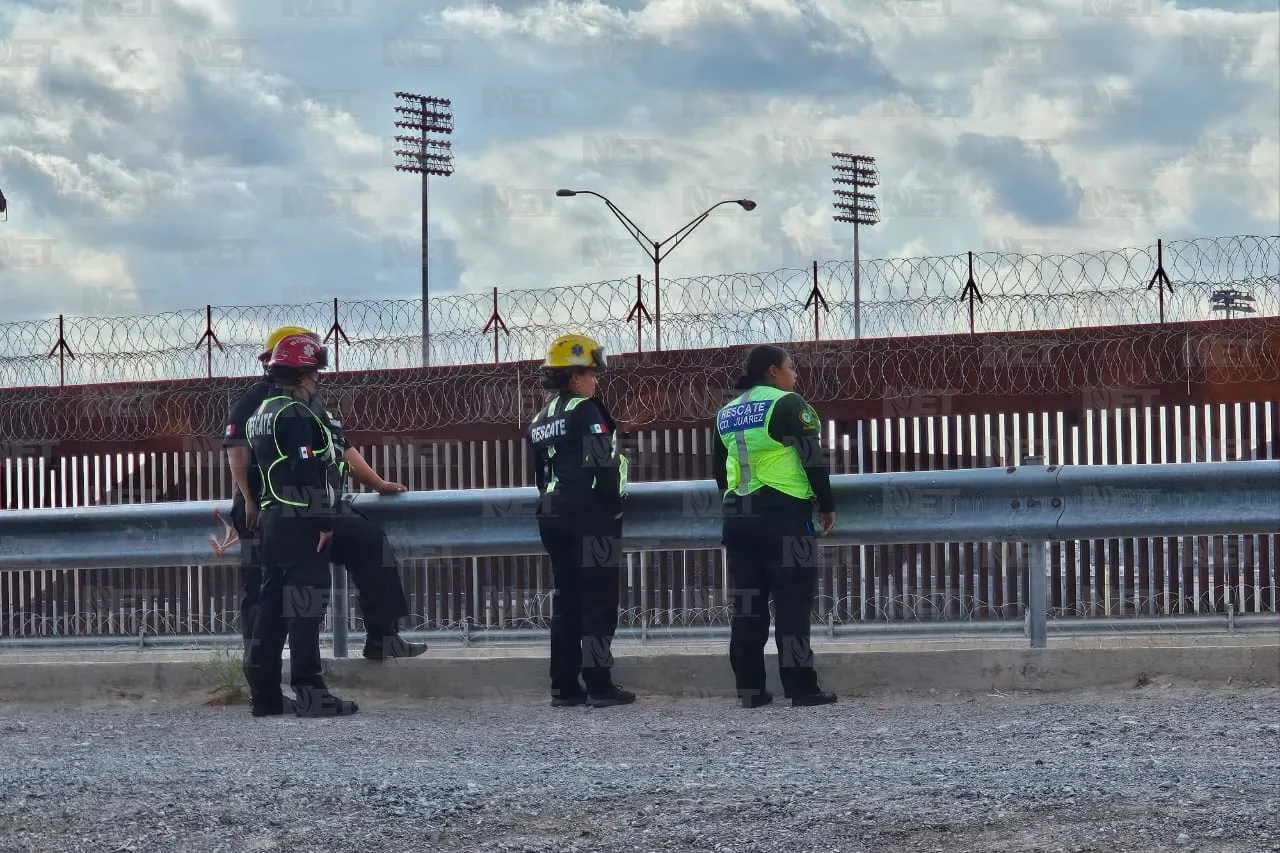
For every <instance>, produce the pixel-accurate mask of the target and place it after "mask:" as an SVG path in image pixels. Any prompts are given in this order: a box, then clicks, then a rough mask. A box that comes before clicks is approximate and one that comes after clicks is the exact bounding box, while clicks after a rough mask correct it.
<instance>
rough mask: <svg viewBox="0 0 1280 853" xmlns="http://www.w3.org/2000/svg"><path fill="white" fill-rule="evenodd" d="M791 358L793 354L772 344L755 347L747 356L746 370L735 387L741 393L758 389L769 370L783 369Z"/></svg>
mask: <svg viewBox="0 0 1280 853" xmlns="http://www.w3.org/2000/svg"><path fill="white" fill-rule="evenodd" d="M790 357H791V354H790V353H788V352H787V351H786V350H784V349H783V348H782V347H775V346H773V345H772V344H761V345H760V346H758V347H754V348H753V349H752V350H751V354H750V355H748V356H747V365H746V368H745V369H744V371H743V373H742V375H741V376H739V377H738V381H737V382H735V383H734V385H733V387H734V388H736V389H738V390H739V391H746V390H747V389H749V388H754V387H756V386H757V385H759V384H760V383H761V382H762V381H764V375H765V374H766V373H768V372H769V368H771V367H782V365H783V363H784V362H785V361H786V360H787V359H788V358H790Z"/></svg>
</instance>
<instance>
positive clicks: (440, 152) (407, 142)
mask: <svg viewBox="0 0 1280 853" xmlns="http://www.w3.org/2000/svg"><path fill="white" fill-rule="evenodd" d="M396 97H397V98H399V99H400V100H402V101H404V102H405V103H406V106H399V107H396V112H397V113H399V114H400V115H401V116H402V118H401V120H400V121H397V122H396V127H399V128H403V129H405V130H416V131H417V132H418V135H417V136H397V137H396V142H397V143H398V144H399V145H403V146H406V147H404V148H397V149H396V152H395V153H396V156H397V157H401V158H403V159H404V161H405V162H403V163H397V164H396V171H397V172H416V173H418V174H419V175H422V366H423V367H430V366H431V312H430V307H429V303H428V301H427V299H428V297H429V295H430V288H429V286H428V283H427V264H428V259H429V257H430V253H429V252H428V250H427V232H428V226H427V185H428V180H427V179H428V178H429V177H430V176H431V175H440V176H441V177H446V178H447V177H448V176H450V175H452V174H453V151H452V150H451V143H450V142H449V140H447V139H433V138H431V134H451V133H453V102H452V101H450V100H449V99H448V98H431V97H428V96H426V95H415V94H413V93H410V92H396Z"/></svg>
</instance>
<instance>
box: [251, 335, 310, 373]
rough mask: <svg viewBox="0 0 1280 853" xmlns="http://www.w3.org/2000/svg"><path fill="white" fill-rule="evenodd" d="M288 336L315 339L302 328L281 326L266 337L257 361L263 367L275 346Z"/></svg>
mask: <svg viewBox="0 0 1280 853" xmlns="http://www.w3.org/2000/svg"><path fill="white" fill-rule="evenodd" d="M290 335H311V336H312V337H316V333H315V332H313V331H311V330H310V329H307V328H303V327H302V326H281V327H280V328H278V329H276V330H275V331H274V332H272V333H271V334H269V335H267V342H266V343H265V344H264V345H263V348H262V354H261V355H259V356H258V361H260V362H262V363H263V364H264V365H265V364H266V363H267V361H268V360H269V359H270V358H271V353H272V352H273V351H274V350H275V348H276V344H278V343H280V342H281V341H282V340H284V339H285V338H287V337H289V336H290Z"/></svg>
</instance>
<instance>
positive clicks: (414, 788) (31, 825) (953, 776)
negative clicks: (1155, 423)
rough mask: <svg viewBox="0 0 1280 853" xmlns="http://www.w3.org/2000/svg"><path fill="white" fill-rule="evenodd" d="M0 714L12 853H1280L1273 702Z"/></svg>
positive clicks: (537, 705)
mask: <svg viewBox="0 0 1280 853" xmlns="http://www.w3.org/2000/svg"><path fill="white" fill-rule="evenodd" d="M357 698H359V700H360V702H361V713H360V714H359V715H357V716H355V717H352V718H349V719H339V720H299V719H295V718H287V719H286V718H275V719H270V720H254V719H252V718H251V717H250V716H249V714H248V710H247V708H239V707H237V708H208V707H202V706H201V705H200V704H199V701H198V700H196V699H190V700H183V702H182V703H180V704H175V702H174V701H173V700H171V699H166V700H162V701H154V700H148V699H145V698H144V699H133V700H121V701H118V702H114V703H100V704H99V705H97V706H94V707H85V706H82V707H76V708H50V707H42V706H38V705H19V704H14V703H7V704H5V705H3V706H0V709H2V710H0V850H4V851H6V853H8V851H15V853H16V851H23V853H27V851H31V853H54V851H57V853H70V851H105V853H123V851H139V853H141V851H164V853H178V851H202V853H203V851H210V853H217V851H227V853H230V852H231V851H237V853H239V851H269V850H281V851H297V850H309V851H335V853H338V852H339V851H340V853H414V852H415V851H467V853H507V852H508V851H529V853H551V851H601V853H606V851H607V852H608V853H612V851H645V853H649V851H661V853H682V851H735V853H739V851H741V852H742V853H752V852H753V851H761V853H763V851H768V853H776V851H786V853H792V851H794V852H795V853H808V851H867V853H870V851H877V853H879V851H944V853H951V851H1019V853H1033V851H1042V852H1043V853H1058V851H1073V853H1074V851H1099V853H1101V852H1102V851H1107V853H1123V851H1134V853H1137V851H1142V853H1147V851H1161V850H1173V851H1209V852H1211V853H1228V851H1230V853H1260V852H1261V851H1280V821H1277V815H1278V814H1280V690H1277V689H1275V688H1262V687H1253V688H1246V687H1237V688H1223V689H1207V688H1198V687H1191V686H1185V685H1169V684H1161V683H1156V684H1151V685H1147V686H1145V687H1142V688H1133V689H1128V690H1116V691H1097V692H1089V693H1075V694H1064V695H1054V696H1026V695H1016V696H1004V695H986V694H978V695H963V696H953V695H947V696H939V695H929V696H922V697H908V696H885V697H872V698H854V699H846V698H842V701H841V702H840V703H839V704H837V705H834V706H828V707H825V708H811V709H793V708H791V707H790V706H789V705H787V704H781V705H779V704H778V703H775V704H774V705H773V706H771V707H768V708H764V709H760V710H754V711H751V710H743V709H740V708H737V707H736V706H734V705H733V704H732V702H731V701H730V700H724V699H719V700H713V699H706V698H695V699H678V700H677V699H668V698H650V697H642V698H641V700H640V702H638V703H637V704H636V705H634V706H631V707H627V708H610V709H600V710H590V709H585V708H568V709H553V708H550V707H549V706H547V705H546V704H545V703H544V701H542V700H535V699H533V698H529V699H518V700H511V701H503V702H496V701H490V702H483V703H466V702H461V701H444V700H437V701H431V702H425V703H418V704H410V703H408V702H406V701H405V700H376V699H374V700H370V699H367V698H365V697H357Z"/></svg>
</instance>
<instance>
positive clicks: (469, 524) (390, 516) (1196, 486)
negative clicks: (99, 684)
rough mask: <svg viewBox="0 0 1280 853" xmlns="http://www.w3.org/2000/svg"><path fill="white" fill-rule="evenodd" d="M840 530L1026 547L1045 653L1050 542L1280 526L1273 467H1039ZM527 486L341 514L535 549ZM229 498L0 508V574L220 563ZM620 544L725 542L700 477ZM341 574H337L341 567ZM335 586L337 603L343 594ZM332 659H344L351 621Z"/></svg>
mask: <svg viewBox="0 0 1280 853" xmlns="http://www.w3.org/2000/svg"><path fill="white" fill-rule="evenodd" d="M831 479H832V487H833V490H834V492H835V496H836V506H837V526H836V529H835V530H834V531H832V533H831V534H830V535H829V536H827V537H824V538H823V539H822V540H821V542H822V544H824V545H858V544H927V543H948V542H982V541H997V542H1027V543H1029V544H1030V545H1031V547H1030V549H1029V552H1030V558H1031V565H1030V569H1031V570H1030V572H1029V583H1028V600H1029V601H1030V602H1033V603H1035V602H1038V604H1035V605H1034V606H1031V607H1030V608H1029V611H1030V613H1029V621H1030V635H1031V645H1032V646H1033V647H1043V646H1044V645H1045V644H1046V630H1047V627H1046V612H1047V609H1048V608H1047V606H1046V602H1047V589H1046V577H1047V575H1048V570H1049V564H1048V552H1047V546H1048V543H1049V542H1050V541H1071V540H1076V539H1111V538H1127V537H1164V536H1205V535H1237V534H1238V535H1249V534H1268V533H1280V461H1241V462H1206V463H1179V464H1163V465H1110V466H1095V465H1090V466H1057V465H1051V466H1047V467H1046V466H1044V465H1043V464H1040V462H1039V460H1035V459H1028V460H1026V461H1025V463H1024V465H1022V466H1020V467H1009V468H976V469H962V470H951V471H915V472H902V473H884V474H843V475H837V476H834V477H832V478H831ZM536 497H537V492H536V490H534V489H532V488H514V489H512V488H508V489H465V490H447V491H422V492H409V493H405V494H401V495H395V496H390V497H383V496H378V495H373V494H359V495H354V496H351V497H350V502H351V505H352V506H353V507H355V508H357V509H359V511H360V512H361V513H363V514H364V515H366V516H368V517H369V518H370V519H372V520H374V521H376V522H378V523H380V524H381V525H383V527H384V529H385V530H386V531H387V534H388V536H389V537H390V539H391V541H392V544H393V545H394V546H395V549H396V551H397V553H399V554H400V556H401V557H402V558H405V559H414V558H417V559H425V558H440V557H482V556H516V555H527V554H541V553H543V549H542V544H541V542H540V541H539V539H538V532H537V526H536V524H534V520H533V512H534V506H535V502H536ZM215 509H220V510H221V511H222V512H223V513H224V515H226V514H229V512H230V503H229V502H225V501H192V502H182V503H177V502H173V503H153V504H131V505H122V506H100V507H88V508H76V509H38V510H18V511H4V512H0V571H3V570H14V569H91V568H123V567H129V568H144V567H166V566H182V565H228V564H236V563H238V561H239V546H235V547H233V548H231V549H228V550H227V551H226V552H224V554H223V555H222V556H221V557H219V556H218V555H216V554H214V553H213V551H212V549H211V548H210V545H209V537H210V534H211V533H215V532H217V525H216V523H215V521H214V510H215ZM626 512H627V516H626V523H625V528H624V536H625V545H624V547H625V549H626V550H628V551H633V552H634V551H658V550H697V549H705V548H717V547H719V543H720V495H719V493H718V491H717V489H716V486H715V484H714V483H713V482H710V481H705V480H702V481H666V482H657V483H637V484H635V485H634V486H633V487H632V489H631V495H630V497H629V499H628V501H627V510H626ZM338 574H339V576H344V573H338ZM343 586H344V585H342V584H339V585H338V587H339V588H338V590H337V593H338V597H337V598H336V599H335V606H338V607H341V606H342V604H343V602H344V600H345V589H344V588H342V587H343ZM337 621H338V623H339V625H341V629H340V630H337V631H335V637H334V641H335V653H337V652H339V651H340V652H341V653H342V654H344V655H345V652H346V644H347V636H346V630H345V620H337Z"/></svg>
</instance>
